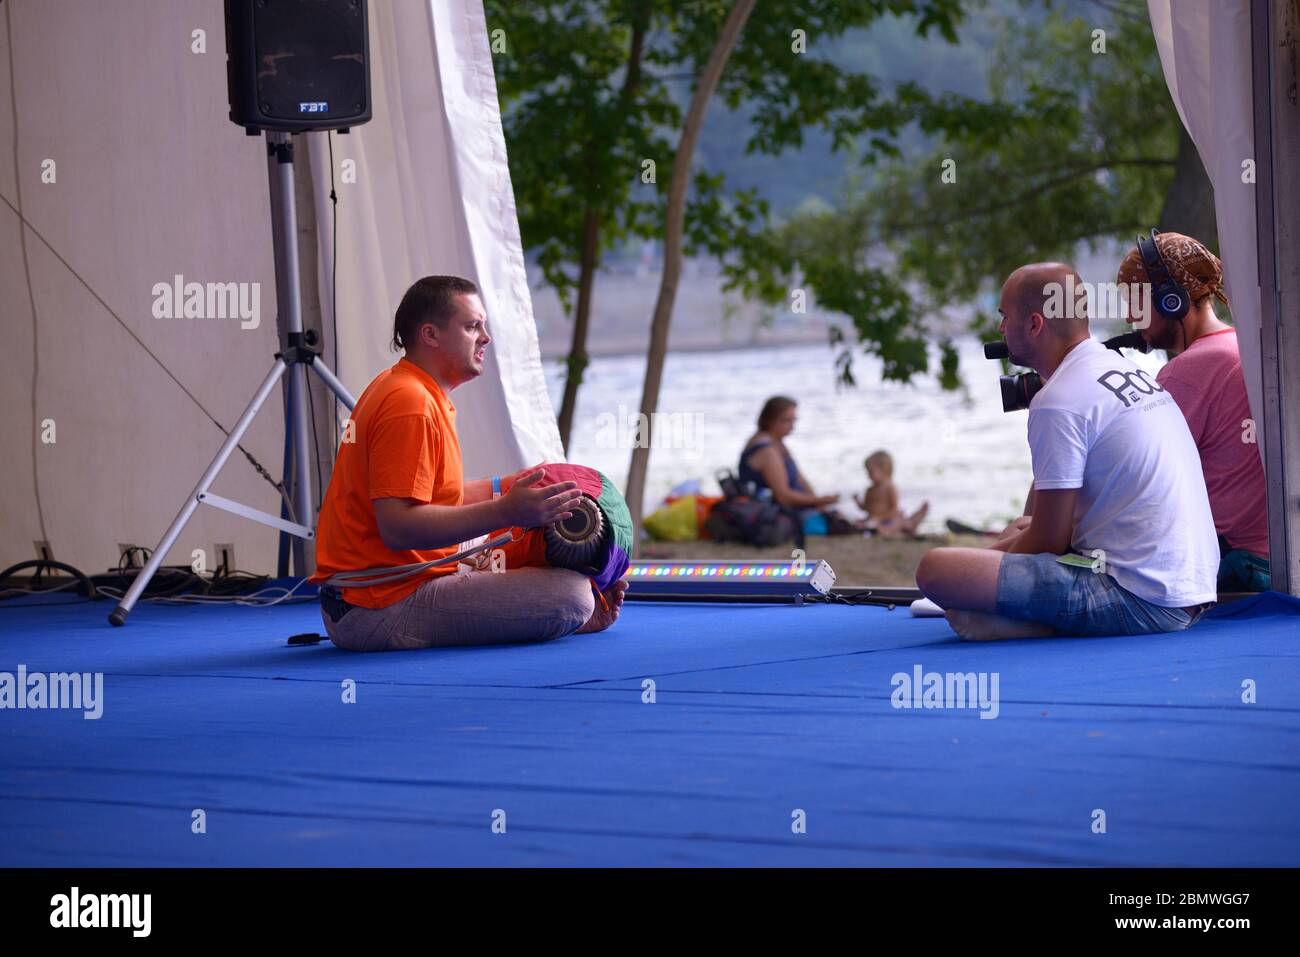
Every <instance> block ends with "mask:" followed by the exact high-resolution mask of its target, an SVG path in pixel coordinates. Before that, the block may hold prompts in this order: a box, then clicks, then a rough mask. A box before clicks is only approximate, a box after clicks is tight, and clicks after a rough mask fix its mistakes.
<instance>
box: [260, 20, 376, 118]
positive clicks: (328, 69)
mask: <svg viewBox="0 0 1300 957" xmlns="http://www.w3.org/2000/svg"><path fill="white" fill-rule="evenodd" d="M363 16H364V6H363V5H361V4H359V3H356V2H355V0H258V2H257V3H255V4H254V6H253V24H254V30H253V35H254V37H255V52H256V57H257V82H256V88H257V98H258V103H259V105H260V107H261V113H262V114H263V115H264V116H268V117H273V118H275V119H281V120H300V121H301V120H320V121H325V122H328V121H331V120H336V119H342V118H346V117H349V116H355V115H357V114H359V113H361V112H363V111H365V110H366V108H367V106H368V104H367V103H366V97H367V90H366V60H365V57H366V51H365V24H364V22H363V21H362V17H363Z"/></svg>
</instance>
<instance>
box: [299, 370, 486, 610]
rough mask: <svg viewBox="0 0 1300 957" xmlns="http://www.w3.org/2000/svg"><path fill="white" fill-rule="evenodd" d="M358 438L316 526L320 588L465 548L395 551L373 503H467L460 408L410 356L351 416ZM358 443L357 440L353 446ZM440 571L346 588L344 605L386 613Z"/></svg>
mask: <svg viewBox="0 0 1300 957" xmlns="http://www.w3.org/2000/svg"><path fill="white" fill-rule="evenodd" d="M352 429H353V430H354V431H353V432H352V434H351V435H349V434H348V432H347V431H345V432H344V435H343V439H344V441H342V442H340V443H339V451H338V457H337V459H336V460H335V463H334V474H333V475H332V476H331V477H330V483H329V488H328V489H327V490H326V492H325V500H324V501H323V502H322V503H321V509H320V522H319V524H318V525H317V528H316V572H315V573H314V574H313V575H312V576H311V578H310V579H309V580H310V581H312V582H321V581H324V580H325V579H326V578H329V577H330V576H331V575H333V574H335V573H336V572H344V571H361V570H362V569H366V568H380V567H384V566H391V565H409V564H411V563H412V562H427V561H432V560H434V559H438V558H445V557H446V556H448V555H454V554H455V553H456V552H457V551H458V546H456V545H450V546H448V547H446V548H435V549H427V550H416V549H406V550H404V551H397V552H395V551H393V550H392V549H390V548H388V546H386V545H385V544H384V542H383V539H382V538H380V536H379V525H378V524H377V523H376V521H375V507H374V504H373V503H372V499H377V498H413V499H417V500H418V501H420V502H429V503H432V504H434V505H460V504H462V503H463V501H464V497H465V476H464V473H463V471H462V466H461V459H460V440H459V439H458V438H457V437H456V407H455V406H454V405H452V404H451V399H450V398H448V396H447V393H445V392H444V391H443V390H442V387H441V386H439V385H438V383H437V382H436V381H435V380H434V378H433V376H431V375H429V374H428V373H427V372H425V371H424V370H423V369H421V368H420V367H419V366H417V365H416V364H415V363H413V362H411V360H409V359H407V358H405V357H403V358H401V359H399V360H398V361H397V363H396V365H394V366H392V367H391V368H389V369H386V370H385V371H383V372H381V373H380V374H379V375H378V376H376V377H375V380H374V381H373V382H371V383H370V385H368V386H366V391H365V392H363V393H361V398H359V399H358V400H357V404H356V408H354V409H353V410H352ZM348 439H352V441H348ZM455 570H456V566H455V565H454V564H450V565H439V566H435V567H434V568H430V569H428V570H427V571H424V572H421V573H420V574H419V575H415V576H412V577H411V578H407V579H404V580H402V581H399V582H393V583H392V584H388V585H369V586H366V587H364V588H344V589H342V594H343V599H344V601H348V602H351V603H352V604H354V605H362V606H364V607H366V608H386V607H388V606H389V605H391V604H393V603H395V602H399V601H401V600H402V599H403V598H405V597H406V596H407V595H409V594H411V593H412V592H413V591H415V590H416V588H418V587H419V586H420V584H421V583H422V582H424V581H427V580H428V579H430V578H433V577H434V576H436V575H447V574H451V573H452V572H454V571H455Z"/></svg>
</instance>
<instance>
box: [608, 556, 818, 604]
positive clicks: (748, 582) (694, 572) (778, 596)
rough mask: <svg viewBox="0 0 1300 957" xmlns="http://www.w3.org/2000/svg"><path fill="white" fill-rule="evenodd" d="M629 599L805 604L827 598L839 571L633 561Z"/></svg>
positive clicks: (810, 565) (811, 566) (796, 565)
mask: <svg viewBox="0 0 1300 957" xmlns="http://www.w3.org/2000/svg"><path fill="white" fill-rule="evenodd" d="M626 577H627V581H628V589H627V597H628V598H668V597H673V598H682V599H686V600H690V601H696V600H702V599H708V598H712V597H722V596H726V597H743V598H750V599H754V600H772V601H791V600H793V601H802V600H803V598H805V597H807V596H810V595H825V594H827V593H828V592H829V591H830V590H831V586H833V585H834V584H835V572H834V571H833V570H832V569H831V566H830V565H828V564H826V563H825V562H820V561H819V562H688V561H641V562H633V563H632V565H631V567H630V568H628V571H627V576H626Z"/></svg>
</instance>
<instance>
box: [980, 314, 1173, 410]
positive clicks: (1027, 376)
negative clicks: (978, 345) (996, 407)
mask: <svg viewBox="0 0 1300 957" xmlns="http://www.w3.org/2000/svg"><path fill="white" fill-rule="evenodd" d="M1102 345H1103V346H1105V347H1106V348H1107V349H1116V350H1118V349H1136V350H1137V351H1138V352H1150V351H1151V343H1149V342H1147V341H1146V339H1144V338H1142V333H1140V332H1126V333H1124V334H1123V335H1120V336H1115V337H1113V338H1110V339H1107V340H1106V341H1105V342H1103V343H1102ZM984 358H985V359H1009V358H1011V354H1010V352H1008V351H1007V344H1006V342H1005V340H1002V339H999V340H998V341H997V342H986V343H984ZM998 384H999V385H1000V386H1001V387H1002V411H1003V412H1019V411H1020V410H1021V409H1027V408H1029V403H1030V402H1032V401H1033V398H1034V396H1036V395H1038V390H1039V389H1041V388H1042V387H1043V377H1042V376H1040V375H1039V374H1038V373H1037V372H1021V373H1018V374H1016V375H1004V376H998Z"/></svg>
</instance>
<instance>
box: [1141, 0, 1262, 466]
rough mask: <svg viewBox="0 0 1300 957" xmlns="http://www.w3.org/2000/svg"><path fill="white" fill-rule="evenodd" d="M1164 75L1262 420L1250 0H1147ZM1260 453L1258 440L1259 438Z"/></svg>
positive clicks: (1248, 384) (1257, 413) (1256, 410)
mask: <svg viewBox="0 0 1300 957" xmlns="http://www.w3.org/2000/svg"><path fill="white" fill-rule="evenodd" d="M1147 6H1148V10H1149V11H1150V14H1151V28H1152V30H1153V31H1154V33H1155V38H1156V46H1157V48H1158V49H1159V51H1160V62H1161V64H1162V66H1163V67H1164V73H1165V81H1166V83H1167V84H1168V85H1169V93H1170V95H1171V96H1172V97H1173V100H1174V105H1175V106H1177V108H1178V115H1179V117H1180V118H1181V119H1182V121H1183V126H1184V127H1186V128H1187V133H1188V135H1189V136H1191V138H1192V141H1193V142H1194V143H1195V144H1196V149H1197V152H1198V153H1200V155H1201V162H1202V163H1203V164H1204V166H1205V171H1206V173H1207V174H1208V175H1209V177H1210V182H1211V184H1213V186H1214V213H1215V217H1216V218H1217V220H1218V229H1219V255H1220V258H1222V260H1223V271H1224V281H1225V284H1226V286H1227V295H1228V301H1229V303H1230V304H1231V306H1232V319H1233V323H1234V324H1235V325H1236V327H1237V330H1238V331H1237V340H1238V343H1239V344H1240V348H1241V365H1242V370H1243V372H1244V373H1245V376H1246V391H1247V393H1248V395H1249V398H1250V409H1251V415H1252V416H1253V417H1254V419H1255V421H1256V422H1262V421H1263V417H1262V412H1263V401H1264V387H1263V376H1262V371H1261V366H1260V321H1261V319H1260V298H1259V297H1260V291H1259V270H1258V259H1257V254H1256V242H1257V239H1256V234H1255V186H1254V182H1253V177H1247V179H1249V180H1250V181H1245V180H1244V179H1243V173H1244V172H1245V170H1244V169H1243V165H1242V164H1243V163H1245V162H1246V161H1248V160H1253V158H1254V156H1255V139H1254V131H1255V126H1254V106H1253V99H1252V96H1253V94H1252V86H1251V82H1252V81H1251V52H1250V0H1176V2H1175V0H1147ZM1258 447H1259V449H1260V453H1261V455H1262V454H1263V443H1262V442H1261V443H1259V446H1258Z"/></svg>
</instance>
